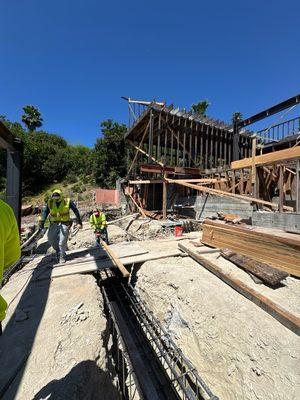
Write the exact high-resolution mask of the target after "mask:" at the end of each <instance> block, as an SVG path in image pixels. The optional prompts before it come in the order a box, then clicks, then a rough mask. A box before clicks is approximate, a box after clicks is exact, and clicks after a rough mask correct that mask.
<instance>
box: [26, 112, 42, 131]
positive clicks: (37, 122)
mask: <svg viewBox="0 0 300 400" xmlns="http://www.w3.org/2000/svg"><path fill="white" fill-rule="evenodd" d="M23 111H24V114H23V115H22V122H24V124H25V125H26V126H27V128H28V130H29V131H31V132H33V131H35V130H36V128H40V127H41V126H42V125H43V118H42V116H41V113H40V111H39V110H38V108H36V107H34V106H25V107H23Z"/></svg>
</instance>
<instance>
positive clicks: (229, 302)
mask: <svg viewBox="0 0 300 400" xmlns="http://www.w3.org/2000/svg"><path fill="white" fill-rule="evenodd" d="M207 257H208V258H214V259H216V255H215V254H210V255H208V256H207ZM217 261H218V263H219V265H222V266H223V267H224V264H231V263H229V262H227V261H225V260H223V261H222V259H218V260H217ZM223 263H224V264H223ZM225 268H226V266H225ZM227 268H229V267H228V265H227ZM230 268H231V269H232V270H233V269H234V268H237V267H234V266H233V265H232V264H231V265H230ZM237 269H238V268H237ZM236 273H237V275H239V276H240V279H243V280H248V281H249V282H248V283H249V284H253V285H256V284H255V283H254V282H253V283H250V281H251V278H250V277H248V275H247V274H246V273H244V272H242V271H240V270H239V271H236ZM242 275H244V276H243V277H242ZM258 286H259V287H260V289H259V290H261V292H262V293H267V292H269V291H273V292H275V293H276V294H275V293H274V294H273V298H272V299H274V301H275V300H277V301H278V302H279V304H282V305H284V306H285V307H286V308H287V309H288V310H289V311H294V312H297V311H298V312H299V305H300V298H299V294H300V282H299V280H296V279H293V278H288V279H287V283H286V286H283V288H282V289H276V290H275V291H274V290H273V289H270V288H266V287H265V286H264V285H256V289H257V287H258ZM262 286H263V287H262ZM136 288H137V289H138V290H139V292H140V295H141V296H142V297H143V298H144V299H145V300H146V301H147V303H148V305H149V306H150V308H151V309H152V310H153V312H154V313H155V315H156V316H157V317H158V318H159V319H160V321H161V322H163V323H164V325H165V326H166V328H167V329H168V331H169V333H170V334H171V335H172V337H173V338H174V339H175V341H176V342H177V344H178V345H179V347H180V348H181V349H182V351H183V352H184V353H185V354H186V355H187V356H188V357H189V358H190V359H191V361H192V362H193V363H194V365H195V366H196V368H197V370H198V372H199V374H200V376H201V377H202V378H203V379H204V380H205V381H206V382H207V383H208V384H209V386H210V388H211V389H212V391H213V392H214V394H216V395H218V396H219V397H220V399H223V400H229V399H230V400H232V399H245V400H254V399H260V400H267V399H268V400H275V399H276V400H278V399H280V400H281V399H282V400H287V399H290V400H292V399H294V400H296V399H300V339H299V337H298V336H297V335H296V334H294V333H293V332H291V331H290V330H289V329H287V328H285V327H284V326H283V325H281V324H280V323H279V322H278V321H276V320H275V319H274V318H273V317H271V316H270V315H269V314H267V313H266V312H264V311H263V310H262V309H260V308H259V307H258V306H256V305H255V304H253V303H252V302H251V301H249V300H247V299H246V298H244V297H243V296H241V295H240V294H239V293H237V292H236V291H234V290H233V289H232V288H230V287H229V286H228V285H226V284H225V283H224V282H222V281H221V280H220V279H218V278H217V277H216V276H214V275H213V274H211V273H210V272H208V271H207V270H206V269H205V268H204V267H201V266H200V265H199V264H198V263H197V262H195V261H194V260H192V259H191V258H168V259H163V260H159V261H148V262H146V263H144V264H143V266H142V267H141V268H140V270H139V271H138V272H137V283H136ZM257 290H258V289H257ZM277 290H279V291H278V292H277ZM268 294H270V293H268ZM270 297H271V296H270ZM298 315H299V314H298Z"/></svg>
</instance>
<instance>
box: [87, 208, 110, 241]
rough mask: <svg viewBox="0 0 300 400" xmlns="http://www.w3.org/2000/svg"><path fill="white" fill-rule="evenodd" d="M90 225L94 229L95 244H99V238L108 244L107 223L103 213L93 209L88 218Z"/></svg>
mask: <svg viewBox="0 0 300 400" xmlns="http://www.w3.org/2000/svg"><path fill="white" fill-rule="evenodd" d="M90 225H91V228H92V229H94V234H95V239H96V243H97V244H100V238H101V239H103V240H104V241H105V243H107V244H108V233H107V222H106V216H105V214H104V212H102V211H101V210H99V209H98V208H96V207H95V208H94V209H93V213H92V214H91V216H90Z"/></svg>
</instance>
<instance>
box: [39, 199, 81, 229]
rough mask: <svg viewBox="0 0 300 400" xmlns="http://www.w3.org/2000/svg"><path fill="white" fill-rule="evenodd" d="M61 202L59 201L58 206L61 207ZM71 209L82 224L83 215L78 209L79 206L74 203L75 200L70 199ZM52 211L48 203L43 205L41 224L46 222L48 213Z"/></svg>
mask: <svg viewBox="0 0 300 400" xmlns="http://www.w3.org/2000/svg"><path fill="white" fill-rule="evenodd" d="M59 203H60V201H57V202H56V204H57V207H59ZM70 209H71V210H72V211H73V213H74V214H75V217H76V219H77V221H78V223H80V224H81V217H80V213H79V211H78V208H77V207H76V204H75V203H74V201H70ZM49 213H50V209H49V206H48V204H46V205H45V207H43V211H42V218H41V224H44V223H45V221H46V219H47V217H48V215H49Z"/></svg>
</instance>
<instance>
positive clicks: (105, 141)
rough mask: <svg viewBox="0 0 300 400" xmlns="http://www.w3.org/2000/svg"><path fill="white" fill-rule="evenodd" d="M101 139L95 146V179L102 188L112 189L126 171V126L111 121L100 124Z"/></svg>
mask: <svg viewBox="0 0 300 400" xmlns="http://www.w3.org/2000/svg"><path fill="white" fill-rule="evenodd" d="M101 131H102V135H103V136H102V137H101V138H98V139H97V142H96V144H95V156H94V157H95V179H96V183H98V184H99V185H100V186H101V187H103V188H108V189H111V188H114V187H115V184H116V180H117V179H118V178H120V177H124V176H125V175H126V171H127V146H128V145H127V143H126V141H125V133H126V125H124V124H119V123H117V122H114V121H113V120H111V119H108V120H106V121H103V122H102V123H101Z"/></svg>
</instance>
